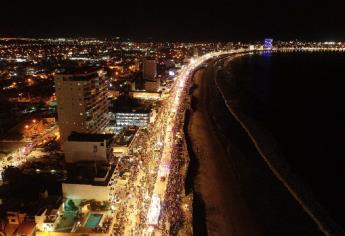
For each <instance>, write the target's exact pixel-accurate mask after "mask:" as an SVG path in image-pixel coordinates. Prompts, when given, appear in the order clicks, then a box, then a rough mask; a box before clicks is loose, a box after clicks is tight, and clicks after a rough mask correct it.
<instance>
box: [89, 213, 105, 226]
mask: <svg viewBox="0 0 345 236" xmlns="http://www.w3.org/2000/svg"><path fill="white" fill-rule="evenodd" d="M102 216H103V215H102V214H93V213H92V214H90V215H89V218H88V219H87V221H86V223H85V227H87V228H94V227H96V226H97V225H98V224H99V222H100V221H101V219H102Z"/></svg>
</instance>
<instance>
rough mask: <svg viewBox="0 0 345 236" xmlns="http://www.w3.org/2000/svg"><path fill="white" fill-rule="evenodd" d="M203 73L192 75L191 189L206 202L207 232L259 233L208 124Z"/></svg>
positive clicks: (220, 147) (223, 153) (224, 155)
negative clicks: (193, 165) (193, 157)
mask: <svg viewBox="0 0 345 236" xmlns="http://www.w3.org/2000/svg"><path fill="white" fill-rule="evenodd" d="M203 74H204V71H203V70H199V71H198V72H196V73H195V76H194V83H195V85H196V89H195V90H194V92H193V96H194V97H196V98H199V99H200V100H198V101H197V104H196V107H195V108H196V110H195V111H194V112H193V114H192V117H191V118H192V119H191V122H190V126H189V132H190V134H191V138H192V140H191V141H192V143H193V150H194V153H195V154H196V156H197V157H198V166H199V170H198V174H197V176H196V179H195V186H194V191H195V192H196V194H198V193H200V195H201V196H200V197H201V198H202V201H204V204H205V211H206V226H207V232H208V235H259V234H260V228H259V226H258V224H257V223H256V222H255V220H254V219H253V217H252V216H251V215H250V212H249V210H248V208H247V206H246V205H245V202H244V201H243V200H242V197H241V196H240V191H238V188H239V186H238V184H237V183H236V181H234V180H235V179H236V178H235V174H236V173H235V172H234V170H233V169H232V167H231V165H230V164H229V163H228V162H227V161H225V160H224V158H225V159H226V153H225V152H224V149H223V147H222V146H221V144H220V143H219V142H218V138H217V137H216V135H215V133H214V131H213V129H212V126H210V125H209V123H210V121H209V117H208V115H207V108H206V106H205V101H202V100H203V99H206V96H205V95H204V93H205V92H206V90H205V87H204V86H205V83H202V78H203ZM194 102H195V101H194ZM194 102H193V103H194ZM193 106H195V104H193ZM215 157H216V158H215ZM195 217H198V216H195Z"/></svg>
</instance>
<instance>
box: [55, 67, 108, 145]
mask: <svg viewBox="0 0 345 236" xmlns="http://www.w3.org/2000/svg"><path fill="white" fill-rule="evenodd" d="M55 90H56V98H57V104H58V125H59V128H60V135H61V138H62V140H63V141H65V140H67V138H68V136H69V135H70V134H71V133H72V132H73V131H75V132H80V133H100V132H102V129H103V128H105V126H106V125H107V124H108V122H109V118H108V99H107V86H106V73H105V72H104V71H103V70H101V69H86V70H82V71H72V72H67V71H65V72H63V73H58V74H56V75H55Z"/></svg>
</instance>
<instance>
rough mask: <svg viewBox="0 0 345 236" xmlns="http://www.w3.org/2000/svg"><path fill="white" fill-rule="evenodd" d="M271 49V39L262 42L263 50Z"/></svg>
mask: <svg viewBox="0 0 345 236" xmlns="http://www.w3.org/2000/svg"><path fill="white" fill-rule="evenodd" d="M272 47H273V39H270V38H267V39H265V42H264V49H272Z"/></svg>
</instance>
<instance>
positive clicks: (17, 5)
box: [0, 0, 345, 41]
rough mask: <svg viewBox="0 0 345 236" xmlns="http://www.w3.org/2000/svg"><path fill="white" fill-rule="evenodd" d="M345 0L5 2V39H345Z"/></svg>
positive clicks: (1, 8)
mask: <svg viewBox="0 0 345 236" xmlns="http://www.w3.org/2000/svg"><path fill="white" fill-rule="evenodd" d="M344 9H345V1H338V2H335V1H324V2H322V4H318V3H317V2H316V1H303V0H300V1H296V0H291V1H279V0H277V1H248V0H239V1H233V0H229V1H216V0H213V1H201V0H200V1H188V0H185V1H174V0H161V1H150V2H148V1H134V0H133V1H131V0H125V1H124V0H122V1H118V0H108V1H106V0H94V1H88V0H84V1H78V0H69V1H66V0H60V1H58V0H46V1H41V0H1V3H0V37H79V36H86V37H115V36H123V37H130V38H131V39H134V40H149V39H153V40H156V41H160V40H167V41H231V40H245V41H248V40H262V38H264V37H268V36H269V37H273V38H275V39H281V40H291V39H302V40H331V39H334V40H345V13H344V12H345V10H344Z"/></svg>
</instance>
